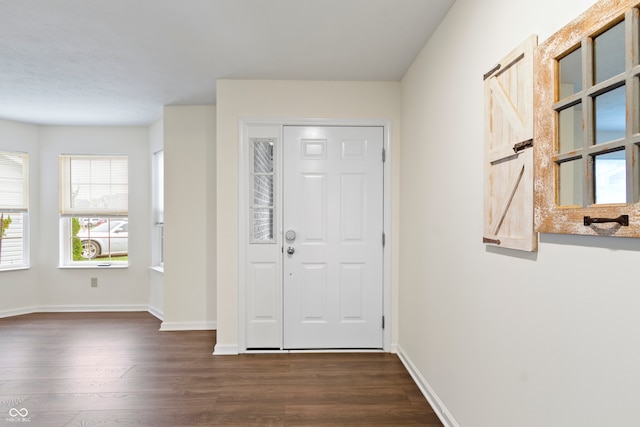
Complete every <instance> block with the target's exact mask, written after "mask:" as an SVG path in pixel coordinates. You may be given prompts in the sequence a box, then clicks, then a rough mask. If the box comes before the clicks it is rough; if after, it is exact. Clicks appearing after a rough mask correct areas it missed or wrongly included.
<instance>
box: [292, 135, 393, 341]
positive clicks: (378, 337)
mask: <svg viewBox="0 0 640 427" xmlns="http://www.w3.org/2000/svg"><path fill="white" fill-rule="evenodd" d="M383 129H384V128H383V127H357V126H354V127H342V126H336V127H324V126H285V127H284V160H283V163H284V164H283V171H284V172H283V181H284V184H283V185H284V191H283V199H284V200H283V206H284V208H283V225H284V229H283V231H284V238H283V245H284V248H283V274H284V284H283V292H284V309H283V312H284V325H283V329H284V330H283V334H284V337H283V338H284V348H285V349H318V348H336V349H338V348H349V349H356V348H382V347H383V319H382V316H383V154H382V150H383V140H384V137H383V135H384V131H383Z"/></svg>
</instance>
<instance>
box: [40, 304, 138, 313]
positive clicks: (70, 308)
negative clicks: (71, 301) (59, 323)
mask: <svg viewBox="0 0 640 427" xmlns="http://www.w3.org/2000/svg"><path fill="white" fill-rule="evenodd" d="M118 311H149V306H148V305H146V304H139V305H138V304H126V305H44V306H40V307H38V308H37V310H36V311H35V312H36V313H84V312H87V313H91V312H94V313H96V312H118Z"/></svg>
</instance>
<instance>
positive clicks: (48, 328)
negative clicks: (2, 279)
mask: <svg viewBox="0 0 640 427" xmlns="http://www.w3.org/2000/svg"><path fill="white" fill-rule="evenodd" d="M159 327H160V321H159V320H158V319H156V318H155V317H153V316H152V315H151V314H149V313H38V314H29V315H24V316H16V317H11V318H5V319H0V425H4V424H6V425H13V426H16V425H30V426H56V427H59V426H94V425H123V426H172V427H174V426H217V425H222V426H342V425H344V426H346V425H348V426H417V425H420V426H442V424H441V423H440V421H439V420H438V417H437V416H436V415H435V413H434V412H433V410H432V409H431V407H430V406H429V404H428V403H427V401H426V400H425V398H424V397H423V396H422V394H421V393H420V391H419V390H418V388H417V386H416V385H415V383H414V382H413V381H412V379H411V377H410V376H409V374H408V373H407V371H406V370H405V368H404V366H403V365H402V363H401V362H400V360H399V359H398V358H397V356H395V355H392V354H383V353H352V354H345V353H335V354H324V353H323V354H308V353H305V354H260V355H258V354H249V355H240V356H212V354H211V353H212V352H213V346H214V344H215V332H213V331H193V332H160V331H158V329H159ZM25 410H26V411H28V414H26V416H24V417H23V415H25V412H26V411H25ZM27 421H28V422H29V423H28V424H26V422H27Z"/></svg>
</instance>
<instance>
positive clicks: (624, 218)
mask: <svg viewBox="0 0 640 427" xmlns="http://www.w3.org/2000/svg"><path fill="white" fill-rule="evenodd" d="M607 222H615V223H617V224H620V225H622V226H623V227H628V226H629V215H620V216H619V217H617V218H591V217H590V216H585V217H584V225H585V226H587V227H588V226H590V225H591V224H604V223H607Z"/></svg>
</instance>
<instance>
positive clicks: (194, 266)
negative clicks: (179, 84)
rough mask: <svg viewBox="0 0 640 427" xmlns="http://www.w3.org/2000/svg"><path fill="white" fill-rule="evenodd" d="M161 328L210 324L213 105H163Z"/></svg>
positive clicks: (206, 326)
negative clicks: (163, 208) (163, 222)
mask: <svg viewBox="0 0 640 427" xmlns="http://www.w3.org/2000/svg"><path fill="white" fill-rule="evenodd" d="M163 122H164V162H165V164H164V171H165V252H164V257H165V268H164V298H163V299H164V309H163V323H162V327H161V329H162V330H180V329H214V328H215V321H216V312H215V307H216V286H215V263H214V262H215V259H214V258H213V257H215V221H216V213H215V210H213V208H215V202H213V201H211V199H212V198H215V181H214V179H215V175H214V174H215V141H216V138H215V135H216V107H214V106H175V107H165V109H164V118H163Z"/></svg>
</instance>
